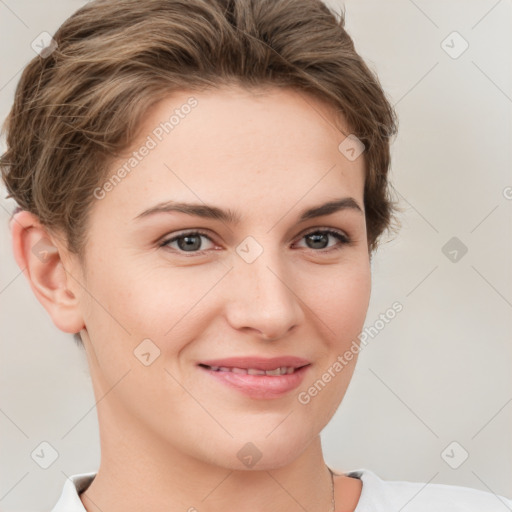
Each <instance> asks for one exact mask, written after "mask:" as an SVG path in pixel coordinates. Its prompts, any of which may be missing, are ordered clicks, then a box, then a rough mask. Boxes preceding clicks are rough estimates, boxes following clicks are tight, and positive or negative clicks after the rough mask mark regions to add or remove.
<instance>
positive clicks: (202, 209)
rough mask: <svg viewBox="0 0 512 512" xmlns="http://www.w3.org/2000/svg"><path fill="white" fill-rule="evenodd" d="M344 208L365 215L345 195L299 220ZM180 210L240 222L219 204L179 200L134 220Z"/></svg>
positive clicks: (225, 220)
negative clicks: (211, 204) (212, 204)
mask: <svg viewBox="0 0 512 512" xmlns="http://www.w3.org/2000/svg"><path fill="white" fill-rule="evenodd" d="M342 210H352V211H357V212H359V213H360V214H362V215H364V212H363V209H362V208H361V207H360V206H359V204H358V203H357V201H356V200H355V199H354V198H353V197H343V198H341V199H335V200H333V201H329V202H327V203H324V204H322V205H319V206H313V207H312V208H308V209H306V210H303V211H302V212H301V213H300V216H299V219H298V220H299V222H304V221H306V220H309V219H313V218H316V217H321V216H323V215H330V214H331V213H335V212H338V211H342ZM170 212H179V213H185V214H187V215H195V216H197V217H203V218H205V219H216V220H220V221H222V222H225V223H227V224H239V223H240V220H241V218H240V216H239V215H238V214H237V213H236V212H234V211H233V210H229V209H228V210H223V209H221V208H218V207H217V206H210V205H207V204H199V203H182V202H179V201H164V202H162V203H158V204H157V205H155V206H152V207H151V208H148V209H147V210H144V211H143V212H142V213H140V214H139V215H137V216H136V217H135V218H134V220H141V219H143V218H146V217H149V216H151V215H155V214H157V213H170Z"/></svg>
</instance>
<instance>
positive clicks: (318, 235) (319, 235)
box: [307, 233, 328, 249]
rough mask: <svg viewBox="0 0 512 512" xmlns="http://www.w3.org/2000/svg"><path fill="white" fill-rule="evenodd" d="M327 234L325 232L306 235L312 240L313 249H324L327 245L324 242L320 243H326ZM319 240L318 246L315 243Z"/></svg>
mask: <svg viewBox="0 0 512 512" xmlns="http://www.w3.org/2000/svg"><path fill="white" fill-rule="evenodd" d="M327 236H328V235H327V234H325V233H311V234H309V235H307V237H308V238H309V239H310V240H312V242H313V244H314V246H313V247H312V248H313V249H325V247H326V246H327V245H326V244H324V243H322V242H326V243H327ZM319 241H320V246H318V245H316V244H318V242H319Z"/></svg>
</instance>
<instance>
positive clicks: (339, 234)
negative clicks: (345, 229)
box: [159, 228, 352, 256]
mask: <svg viewBox="0 0 512 512" xmlns="http://www.w3.org/2000/svg"><path fill="white" fill-rule="evenodd" d="M320 233H321V234H326V235H331V236H333V237H334V238H336V239H337V240H338V241H339V242H340V244H339V245H338V247H330V248H327V249H318V250H317V249H311V248H309V247H306V249H308V250H310V251H313V252H317V253H327V252H331V251H339V250H341V249H342V248H343V246H345V245H350V244H351V243H352V241H351V239H350V238H349V237H348V236H346V235H345V234H344V233H342V232H340V231H336V230H334V229H330V228H326V229H321V228H320V229H318V228H316V229H314V230H312V231H308V232H307V233H304V234H303V235H302V236H301V238H300V240H302V239H303V238H305V237H307V236H308V235H313V234H320ZM197 235H200V236H204V237H206V238H208V240H210V241H211V242H212V243H215V242H214V241H213V240H212V239H211V237H210V235H209V234H207V233H205V232H204V231H201V230H194V231H186V232H184V233H180V234H179V235H177V236H174V237H173V238H169V239H166V240H163V241H162V242H160V243H159V246H160V247H163V248H167V249H169V250H171V251H175V252H178V253H180V254H183V255H185V256H189V255H190V256H192V255H202V254H204V253H205V252H207V251H208V250H211V249H203V250H201V251H182V250H180V249H172V248H170V247H169V244H171V243H172V242H175V241H176V240H179V239H180V238H185V237H187V236H197Z"/></svg>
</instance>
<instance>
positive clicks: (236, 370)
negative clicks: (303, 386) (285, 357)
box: [210, 366, 295, 375]
mask: <svg viewBox="0 0 512 512" xmlns="http://www.w3.org/2000/svg"><path fill="white" fill-rule="evenodd" d="M210 370H214V371H219V372H233V373H245V374H249V375H285V374H289V373H293V372H294V370H295V367H293V366H281V367H280V368H276V369H275V370H266V371H265V370H257V369H256V368H228V367H226V366H210Z"/></svg>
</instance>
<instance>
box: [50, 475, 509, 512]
mask: <svg viewBox="0 0 512 512" xmlns="http://www.w3.org/2000/svg"><path fill="white" fill-rule="evenodd" d="M338 474H340V473H338ZM342 474H344V475H346V476H351V477H355V478H359V479H361V480H362V481H363V486H362V490H361V496H360V498H359V502H358V504H357V507H356V509H355V512H399V511H402V510H403V512H432V511H436V512H507V511H511V510H512V499H509V498H505V497H503V496H499V495H496V494H492V493H490V492H487V491H481V490H478V489H472V488H471V487H461V486H458V485H446V484H425V483H420V482H405V481H386V480H382V479H381V478H379V477H378V476H377V475H376V474H375V473H373V472H372V471H370V470H369V469H356V470H353V471H349V472H346V473H342ZM95 476H96V473H80V474H76V475H72V476H71V477H70V478H69V479H68V480H66V483H65V484H64V488H63V490H62V494H61V496H60V498H59V501H58V502H57V504H56V505H55V507H54V508H53V509H52V511H51V512H86V510H85V508H84V506H83V505H82V502H81V501H80V498H79V497H78V495H79V494H80V493H81V492H83V491H85V490H86V489H87V487H89V485H90V484H91V482H92V481H93V479H94V477H95ZM406 505H407V506H406Z"/></svg>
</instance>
